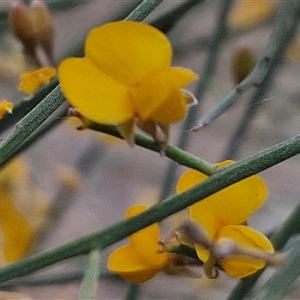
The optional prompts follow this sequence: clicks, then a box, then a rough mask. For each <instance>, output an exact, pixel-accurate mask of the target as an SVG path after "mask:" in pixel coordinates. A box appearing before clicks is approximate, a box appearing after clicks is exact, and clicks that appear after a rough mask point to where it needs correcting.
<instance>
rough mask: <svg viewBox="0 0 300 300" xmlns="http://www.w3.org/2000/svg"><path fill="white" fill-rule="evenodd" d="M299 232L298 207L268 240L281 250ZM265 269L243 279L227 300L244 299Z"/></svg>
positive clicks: (299, 212)
mask: <svg viewBox="0 0 300 300" xmlns="http://www.w3.org/2000/svg"><path fill="white" fill-rule="evenodd" d="M299 231H300V205H298V206H297V207H296V208H295V209H294V210H293V211H292V213H291V214H290V215H289V216H288V218H287V219H286V220H285V221H284V222H283V223H282V224H281V226H280V227H279V228H278V229H277V230H276V231H275V232H274V233H273V234H272V236H271V238H270V240H271V242H272V244H273V246H274V248H275V249H276V250H281V249H282V248H283V247H284V245H285V244H286V243H287V241H288V240H289V239H290V237H291V236H293V235H294V234H296V233H299ZM264 270H265V269H263V270H260V271H258V272H257V273H255V274H254V275H252V276H250V277H248V278H245V279H243V280H241V281H240V282H239V284H238V285H237V286H236V287H235V288H234V289H233V290H232V291H231V294H230V295H229V297H228V298H227V299H228V300H235V299H244V298H245V296H246V295H247V294H248V293H249V291H250V290H251V288H252V287H253V286H254V285H255V284H256V282H257V280H258V279H259V278H260V276H261V275H262V273H263V272H264Z"/></svg>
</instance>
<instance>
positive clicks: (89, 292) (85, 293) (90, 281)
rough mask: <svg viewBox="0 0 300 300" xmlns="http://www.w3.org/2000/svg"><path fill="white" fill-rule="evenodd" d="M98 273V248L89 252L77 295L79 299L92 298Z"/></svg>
mask: <svg viewBox="0 0 300 300" xmlns="http://www.w3.org/2000/svg"><path fill="white" fill-rule="evenodd" d="M99 274H100V252H99V250H93V251H91V252H90V253H89V256H88V262H87V268H86V270H85V272H84V275H83V279H82V283H81V287H80V292H79V297H78V298H79V299H80V300H87V299H89V300H92V299H94V297H95V293H96V288H97V283H98V277H99Z"/></svg>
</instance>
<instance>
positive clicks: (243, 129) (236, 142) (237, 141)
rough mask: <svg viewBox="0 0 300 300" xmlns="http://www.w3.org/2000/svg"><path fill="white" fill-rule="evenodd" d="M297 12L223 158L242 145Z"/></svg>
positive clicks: (294, 29)
mask: <svg viewBox="0 0 300 300" xmlns="http://www.w3.org/2000/svg"><path fill="white" fill-rule="evenodd" d="M299 14H300V10H299V12H298V14H297V15H296V16H295V17H296V18H294V20H291V27H290V28H289V29H287V32H286V35H284V36H283V39H282V41H281V42H280V43H279V47H278V49H277V50H276V53H275V55H274V59H273V61H272V63H271V65H270V68H269V70H268V72H267V74H266V76H265V77H264V79H263V80H262V83H261V85H260V87H259V89H258V90H257V91H256V92H255V93H254V95H253V96H252V98H251V100H250V101H249V105H248V107H247V108H246V111H245V113H244V115H243V117H242V120H241V122H240V124H239V125H238V126H237V129H236V131H235V133H234V134H233V137H232V138H231V139H230V141H229V143H228V148H227V150H226V151H225V155H224V159H227V158H232V157H236V156H237V153H238V150H239V148H240V146H241V145H242V143H243V141H244V139H245V137H246V135H247V132H248V130H249V127H250V125H251V122H252V121H253V119H254V118H255V116H256V114H257V113H258V111H259V109H260V107H262V105H263V103H264V102H263V101H262V100H263V99H264V97H265V95H266V93H267V91H268V88H269V87H270V86H271V83H272V81H273V80H274V76H275V72H276V71H278V65H279V64H280V63H281V61H282V57H283V56H284V53H285V50H286V49H287V47H288V46H289V44H290V42H291V40H292V38H293V37H294V36H295V34H296V32H297V29H298V25H299V21H300V19H299Z"/></svg>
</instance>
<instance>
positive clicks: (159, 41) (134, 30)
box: [85, 21, 172, 85]
mask: <svg viewBox="0 0 300 300" xmlns="http://www.w3.org/2000/svg"><path fill="white" fill-rule="evenodd" d="M85 52H86V56H87V57H89V58H90V59H91V60H93V62H94V64H96V65H97V67H98V68H99V69H101V70H102V71H103V72H104V73H105V74H107V75H108V76H110V77H112V78H114V79H115V80H117V81H119V82H122V83H123V84H125V85H131V84H133V83H135V82H136V81H138V80H140V79H142V78H143V77H144V76H145V75H146V74H147V73H149V72H152V71H154V70H156V69H160V68H164V67H168V66H170V64H171V59H172V48H171V45H170V42H169V40H168V39H167V37H166V36H165V35H164V34H163V33H162V32H160V31H159V30H158V29H156V28H154V27H152V26H150V25H148V24H145V23H140V22H132V21H119V22H112V23H108V24H105V25H103V26H100V27H97V28H95V29H93V30H92V31H91V32H90V33H89V35H88V37H87V40H86V44H85Z"/></svg>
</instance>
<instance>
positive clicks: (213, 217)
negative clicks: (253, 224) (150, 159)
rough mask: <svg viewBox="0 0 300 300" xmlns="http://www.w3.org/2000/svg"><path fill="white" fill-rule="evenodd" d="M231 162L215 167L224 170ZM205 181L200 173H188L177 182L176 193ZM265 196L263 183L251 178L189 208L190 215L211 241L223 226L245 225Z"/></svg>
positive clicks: (265, 190)
mask: <svg viewBox="0 0 300 300" xmlns="http://www.w3.org/2000/svg"><path fill="white" fill-rule="evenodd" d="M232 163H233V162H232V161H225V162H222V163H219V164H217V166H218V167H224V166H226V165H229V164H232ZM207 178H208V176H207V175H205V174H203V173H200V172H198V171H195V170H189V171H187V172H186V173H184V174H183V175H182V176H181V178H180V179H179V181H178V184H177V192H184V191H185V190H187V189H189V188H191V187H193V186H194V185H196V184H199V183H201V182H202V181H204V180H205V179H207ZM266 196H267V187H266V185H265V183H264V181H263V180H262V179H261V178H260V177H259V176H251V177H248V178H246V179H244V180H242V181H240V182H237V183H235V184H233V185H231V186H229V187H227V188H225V189H223V190H221V191H219V192H217V193H215V194H213V195H211V196H209V197H207V198H205V199H204V200H202V201H200V202H198V203H196V204H194V205H192V206H190V216H191V218H192V219H193V220H195V221H196V222H198V224H200V225H201V226H202V227H203V228H204V229H205V230H206V231H207V233H208V234H209V237H210V238H213V237H214V235H215V234H216V232H217V231H218V230H219V229H221V228H222V227H223V226H225V225H238V224H242V223H243V222H245V221H246V220H247V219H248V218H249V217H250V216H251V215H252V214H253V212H254V211H255V210H256V209H258V207H259V206H260V205H261V204H262V203H263V202H264V200H265V199H266Z"/></svg>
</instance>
